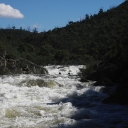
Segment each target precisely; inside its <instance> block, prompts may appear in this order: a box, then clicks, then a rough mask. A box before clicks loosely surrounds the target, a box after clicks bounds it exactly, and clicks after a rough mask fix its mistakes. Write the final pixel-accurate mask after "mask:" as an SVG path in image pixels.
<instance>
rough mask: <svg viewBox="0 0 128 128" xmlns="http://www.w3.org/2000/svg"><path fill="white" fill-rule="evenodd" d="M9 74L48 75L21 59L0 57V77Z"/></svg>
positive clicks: (42, 69)
mask: <svg viewBox="0 0 128 128" xmlns="http://www.w3.org/2000/svg"><path fill="white" fill-rule="evenodd" d="M9 74H48V71H47V70H46V69H45V68H43V67H42V66H39V65H36V64H35V63H33V62H31V61H28V60H26V59H23V58H18V59H12V58H6V57H0V75H9Z"/></svg>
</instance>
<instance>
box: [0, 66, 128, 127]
mask: <svg viewBox="0 0 128 128" xmlns="http://www.w3.org/2000/svg"><path fill="white" fill-rule="evenodd" d="M81 67H83V66H82V65H80V66H59V65H58V66H54V65H51V66H46V67H45V68H46V69H47V70H48V72H49V75H42V74H39V75H31V74H30V75H25V74H22V75H3V76H0V128H127V127H128V108H127V106H121V105H116V104H115V105H107V104H103V103H102V100H103V99H104V98H106V97H107V96H108V92H110V90H114V89H113V88H107V89H105V87H103V86H102V87H100V86H96V87H95V86H93V83H94V82H91V81H90V82H83V83H82V82H80V81H79V80H80V78H79V76H78V73H79V68H81Z"/></svg>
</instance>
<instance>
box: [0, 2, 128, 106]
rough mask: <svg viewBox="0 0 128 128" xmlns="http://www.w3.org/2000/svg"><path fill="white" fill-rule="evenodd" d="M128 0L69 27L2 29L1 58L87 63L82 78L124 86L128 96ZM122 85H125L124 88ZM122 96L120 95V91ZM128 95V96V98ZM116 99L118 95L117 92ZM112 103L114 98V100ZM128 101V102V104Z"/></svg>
mask: <svg viewBox="0 0 128 128" xmlns="http://www.w3.org/2000/svg"><path fill="white" fill-rule="evenodd" d="M127 30H128V1H127V0H126V1H124V2H123V3H122V4H120V5H119V6H117V7H111V8H110V9H108V10H107V11H104V10H103V9H102V8H101V9H100V10H99V12H98V14H94V15H88V14H85V17H84V19H82V20H80V21H76V22H73V21H69V22H68V23H67V25H66V26H65V27H62V28H58V27H56V28H54V29H53V30H49V31H43V32H38V31H37V29H36V28H34V29H33V30H32V31H30V30H29V28H28V29H23V28H22V27H20V28H16V27H15V26H12V27H9V28H5V29H3V28H0V58H2V57H3V55H5V56H6V58H11V59H16V58H24V59H26V60H29V61H31V62H33V63H35V64H37V65H48V64H54V65H57V64H60V65H80V64H82V65H86V66H87V69H81V74H80V75H81V81H88V80H95V81H97V82H96V84H95V85H105V86H113V85H115V84H117V83H118V84H119V85H122V86H123V87H124V89H123V90H121V89H120V86H119V88H118V90H121V91H122V93H120V94H123V93H124V94H125V95H123V96H122V95H121V98H122V97H123V99H124V101H122V102H123V103H124V102H125V103H126V102H128V101H126V100H127V98H128V94H126V93H127V92H128V85H127V83H128V66H127V65H128V44H127V43H128V31H127ZM122 86H121V87H122ZM117 95H118V94H117ZM126 96H127V98H125V97H126ZM113 99H114V95H113ZM110 102H111V101H110ZM115 102H118V101H115ZM127 104H128V103H127Z"/></svg>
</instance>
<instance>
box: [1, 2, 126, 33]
mask: <svg viewBox="0 0 128 128" xmlns="http://www.w3.org/2000/svg"><path fill="white" fill-rule="evenodd" d="M123 2H124V0H0V28H11V27H13V26H15V27H16V28H17V29H18V28H20V27H22V28H23V29H29V30H31V31H32V30H33V29H34V28H36V29H37V30H38V31H39V32H41V31H48V30H52V29H54V28H56V27H59V28H60V27H64V26H66V25H67V24H68V22H69V21H73V22H76V21H79V20H80V19H83V18H85V15H86V14H88V15H94V14H97V13H98V12H99V10H100V9H101V8H102V9H103V10H104V11H106V10H108V9H110V8H112V7H116V6H118V5H120V4H121V3H123Z"/></svg>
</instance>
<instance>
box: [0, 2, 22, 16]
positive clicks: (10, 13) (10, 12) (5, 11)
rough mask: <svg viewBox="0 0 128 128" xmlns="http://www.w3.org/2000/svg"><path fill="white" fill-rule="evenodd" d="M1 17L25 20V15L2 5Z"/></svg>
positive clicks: (0, 7) (0, 9)
mask: <svg viewBox="0 0 128 128" xmlns="http://www.w3.org/2000/svg"><path fill="white" fill-rule="evenodd" d="M0 17H5V18H23V17H24V15H23V14H21V13H20V11H19V10H17V9H14V8H12V7H11V6H10V5H5V4H4V3H2V4H0Z"/></svg>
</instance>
